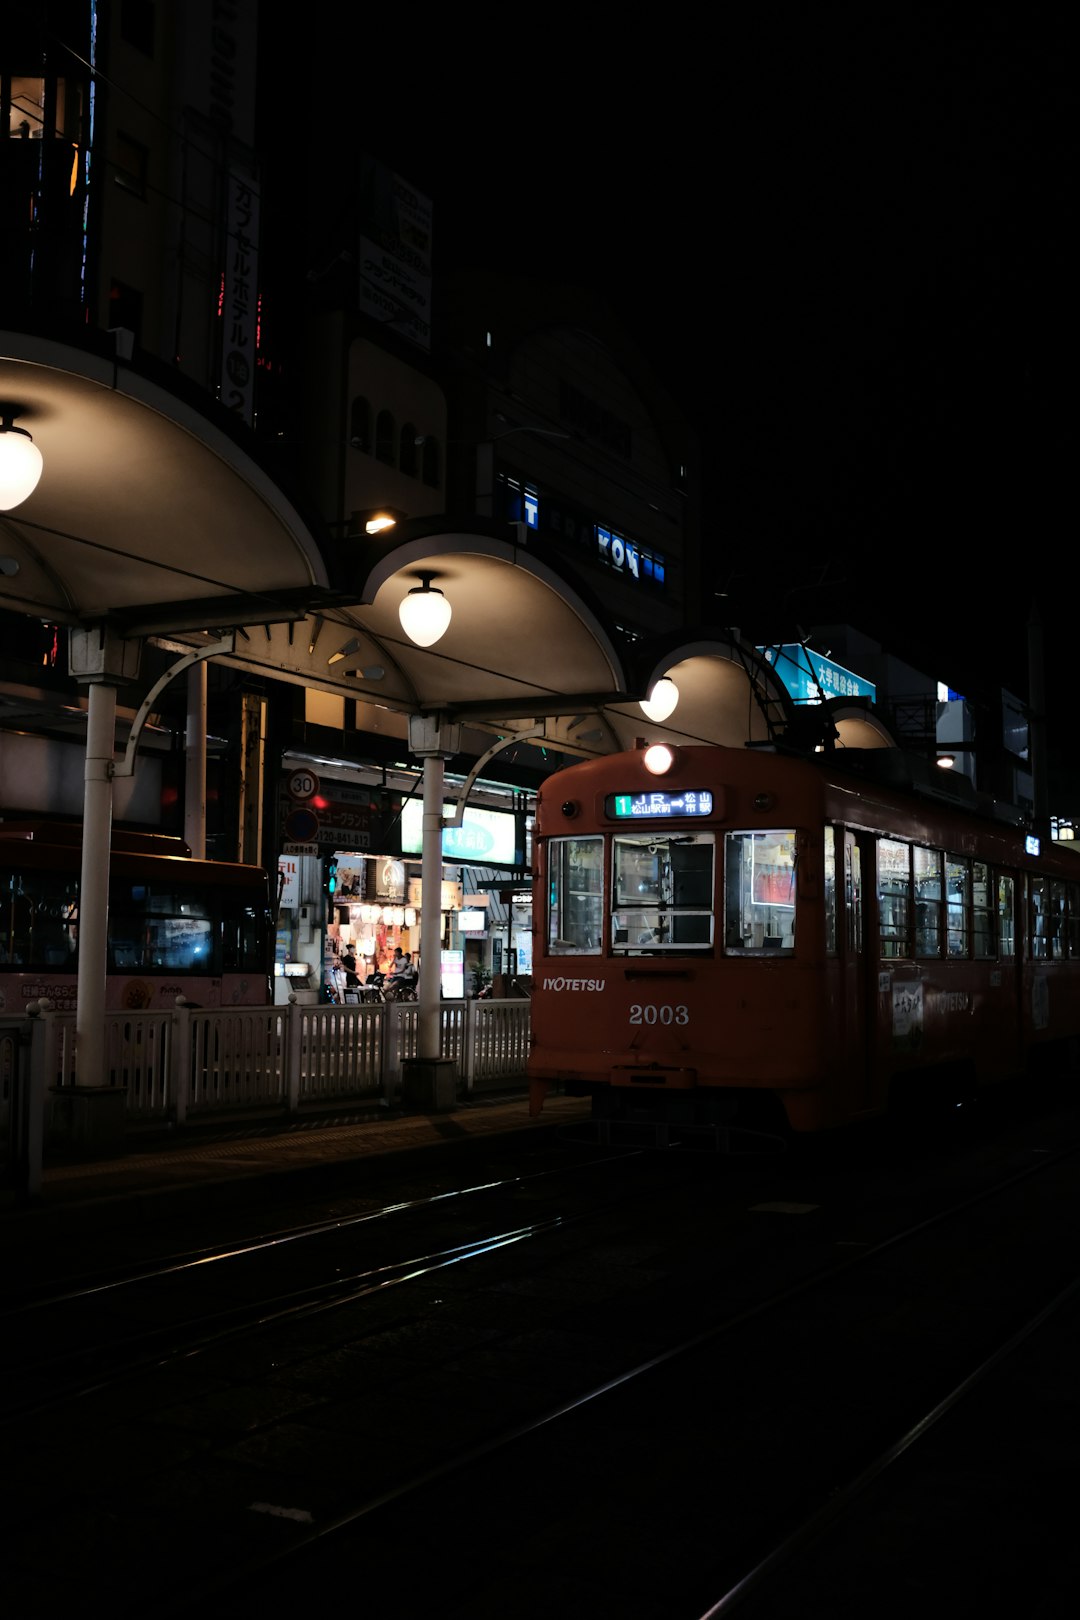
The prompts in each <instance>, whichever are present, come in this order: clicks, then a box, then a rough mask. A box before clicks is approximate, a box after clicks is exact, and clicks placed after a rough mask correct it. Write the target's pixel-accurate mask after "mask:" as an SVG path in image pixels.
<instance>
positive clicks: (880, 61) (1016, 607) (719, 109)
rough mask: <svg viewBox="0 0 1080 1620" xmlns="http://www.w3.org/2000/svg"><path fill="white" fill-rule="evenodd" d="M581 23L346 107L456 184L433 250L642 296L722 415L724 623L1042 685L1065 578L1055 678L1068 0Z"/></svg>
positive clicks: (1062, 574)
mask: <svg viewBox="0 0 1080 1620" xmlns="http://www.w3.org/2000/svg"><path fill="white" fill-rule="evenodd" d="M575 15H578V14H574V13H566V14H560V13H559V12H555V13H553V14H552V15H551V17H547V14H545V26H546V27H547V28H548V32H547V35H546V37H545V39H544V40H542V41H540V42H538V43H536V44H535V45H534V44H532V43H530V44H528V45H525V44H524V43H523V42H518V43H517V44H512V43H511V42H510V41H509V40H502V41H501V42H500V43H499V44H498V46H496V45H495V44H484V43H482V42H481V43H477V42H476V41H474V42H473V43H472V44H471V45H462V44H461V43H460V41H459V42H457V43H455V44H453V45H452V44H451V43H450V37H449V36H447V39H446V40H445V41H439V40H429V46H430V49H429V52H428V54H427V55H426V56H424V57H418V58H414V59H412V60H410V61H408V62H404V61H401V60H400V59H399V60H398V67H397V71H396V72H395V75H394V76H393V77H392V79H390V80H387V81H385V82H380V83H379V85H378V87H377V88H376V87H375V86H374V85H373V86H372V87H371V89H370V91H369V90H368V89H367V88H365V89H364V90H363V91H362V92H361V90H360V89H359V88H357V93H356V95H355V97H354V98H352V99H351V101H350V107H351V113H350V117H351V120H352V123H351V127H352V132H353V134H354V136H355V137H356V139H357V141H358V143H359V144H361V145H364V146H366V148H367V149H368V150H370V151H372V152H373V153H374V155H375V156H377V157H380V158H382V159H383V160H384V161H386V162H388V163H390V164H392V166H393V167H395V168H397V169H398V170H399V172H401V173H402V174H404V175H405V176H406V177H407V178H409V179H410V180H412V181H413V182H414V183H415V184H417V185H418V186H420V187H421V188H422V189H425V190H427V191H428V193H429V195H431V196H432V198H433V200H434V204H435V253H436V272H438V269H439V266H440V264H448V263H455V264H459V265H460V264H468V263H472V262H475V263H485V262H489V263H490V262H491V261H492V259H493V258H494V259H495V261H496V262H497V263H502V264H505V263H514V264H517V265H518V266H519V267H520V268H521V270H522V271H523V272H526V273H528V274H532V275H540V276H550V277H552V278H553V279H558V280H565V281H570V282H574V283H580V284H582V285H585V286H588V287H590V288H593V289H597V290H600V291H602V292H603V293H604V294H605V296H606V297H607V298H608V299H609V301H610V302H611V304H612V305H613V307H614V308H615V309H616V311H617V312H618V313H619V314H621V315H623V316H624V317H625V318H626V320H627V322H628V324H629V325H630V326H631V329H632V330H633V331H634V332H635V334H636V335H637V337H638V339H639V341H640V342H641V344H642V346H643V347H644V348H645V349H646V351H647V352H648V353H649V354H650V355H651V356H652V357H653V359H654V360H655V362H656V364H657V367H658V369H659V370H660V372H661V374H662V375H663V376H664V377H665V378H666V380H667V381H668V382H669V384H670V386H671V387H672V389H673V391H674V392H675V393H676V394H677V395H678V396H679V397H680V398H681V399H682V400H683V401H684V403H685V405H686V407H687V409H688V410H689V411H690V413H691V414H692V416H693V417H694V419H695V421H696V422H697V423H698V424H699V426H700V429H701V431H702V434H703V437H704V442H705V446H706V450H705V459H704V465H705V469H706V491H707V510H708V512H709V513H710V520H711V526H712V529H713V532H714V533H715V535H716V541H715V555H714V565H715V579H716V584H717V586H718V587H720V586H726V587H727V588H728V589H729V590H730V591H731V593H732V595H731V598H730V603H722V602H718V604H717V606H718V614H719V616H720V619H721V620H724V619H727V620H728V621H729V622H733V623H737V624H740V625H741V626H742V627H743V628H744V630H750V631H751V632H757V631H760V633H761V634H762V635H763V636H764V635H768V636H770V637H779V636H783V635H788V634H790V633H791V632H792V631H793V629H794V627H795V625H796V624H799V625H801V626H802V627H803V628H804V629H806V630H808V631H812V630H813V627H814V625H815V624H827V623H831V622H837V621H847V622H850V623H853V624H855V625H857V626H858V627H859V628H861V629H864V630H865V631H866V632H867V633H868V634H871V635H874V636H877V637H878V638H879V639H881V640H882V641H883V642H885V643H886V645H887V646H889V647H890V649H891V650H894V651H895V652H897V653H898V654H899V655H900V656H904V657H907V658H908V659H909V661H911V662H913V663H916V664H917V665H918V666H919V667H921V668H928V669H930V670H931V671H932V672H933V673H935V674H937V675H939V676H940V677H941V678H943V679H948V680H950V681H951V682H952V683H953V684H954V685H957V686H960V687H961V688H962V689H965V690H968V691H975V690H977V689H978V688H979V686H980V685H982V684H983V683H986V684H988V685H990V686H993V685H994V684H995V683H996V684H999V685H1000V684H1002V683H1004V684H1007V685H1009V686H1010V687H1011V688H1012V689H1014V690H1018V691H1019V692H1020V693H1021V694H1022V695H1023V694H1024V693H1026V689H1027V632H1026V626H1027V619H1028V613H1029V609H1030V607H1031V605H1032V602H1033V601H1037V602H1038V605H1039V609H1040V612H1041V615H1042V618H1043V622H1044V634H1045V639H1046V642H1047V646H1048V649H1049V652H1050V655H1051V656H1050V657H1049V660H1048V665H1049V678H1050V681H1051V683H1052V684H1053V683H1054V682H1055V676H1056V675H1057V673H1058V669H1059V664H1060V668H1061V670H1062V672H1063V671H1064V668H1065V663H1064V660H1059V659H1058V658H1057V656H1056V654H1055V649H1056V648H1057V647H1059V646H1064V644H1065V642H1066V641H1067V642H1068V643H1070V644H1071V640H1072V635H1071V623H1070V609H1069V606H1068V603H1067V598H1068V596H1069V595H1070V594H1071V593H1070V591H1069V585H1070V581H1071V577H1072V571H1073V568H1074V566H1075V565H1074V563H1073V561H1072V551H1073V540H1072V529H1073V527H1074V521H1073V517H1072V501H1071V499H1070V498H1069V497H1070V496H1071V492H1072V481H1073V480H1072V476H1071V466H1070V465H1069V460H1068V459H1067V457H1066V432H1067V429H1068V428H1071V427H1072V422H1071V420H1070V417H1071V411H1070V410H1069V406H1070V405H1071V396H1067V395H1066V380H1065V379H1066V376H1067V375H1068V376H1069V377H1070V378H1071V376H1072V373H1073V372H1074V370H1075V358H1076V357H1075V350H1076V316H1075V313H1074V311H1075V302H1076V300H1075V280H1076V277H1075V264H1074V260H1073V256H1072V251H1071V241H1070V238H1071V235H1072V233H1073V232H1074V231H1075V229H1076V225H1075V221H1074V218H1073V216H1074V214H1075V201H1074V195H1075V191H1076V166H1075V161H1074V157H1075V152H1074V144H1073V138H1072V134H1071V130H1072V127H1073V125H1074V124H1075V120H1074V119H1073V118H1072V117H1071V116H1069V114H1071V109H1072V103H1073V96H1072V87H1071V84H1070V83H1069V73H1070V69H1069V64H1070V62H1071V61H1072V59H1073V58H1072V50H1071V46H1070V45H1069V41H1068V37H1067V32H1066V25H1065V22H1064V16H1063V14H1059V13H1036V14H1033V15H1029V14H1028V13H1025V12H1022V11H1015V10H1011V11H1009V12H1008V13H1005V12H1000V13H999V12H996V11H993V10H991V11H989V12H988V13H984V12H982V11H980V12H969V11H967V10H966V8H965V10H964V13H963V16H962V17H961V16H960V15H959V13H955V14H954V12H953V11H952V9H951V8H949V7H911V6H888V5H885V6H878V7H869V8H868V7H865V6H860V7H851V8H847V7H828V8H816V7H812V8H806V7H802V8H788V9H785V8H784V7H783V6H781V7H779V8H777V7H772V8H768V9H767V10H766V11H763V12H762V13H760V14H756V13H755V14H752V15H751V17H750V18H749V20H748V19H747V18H745V17H743V16H741V14H737V20H736V21H734V22H732V21H731V20H729V19H728V13H727V9H726V8H725V9H724V10H721V11H719V12H717V13H716V14H715V15H716V16H717V17H719V19H720V21H719V22H718V23H716V24H714V25H713V31H712V33H711V34H702V33H701V32H700V31H699V29H700V26H701V25H700V18H701V17H702V16H704V15H705V14H703V13H694V14H693V16H694V19H695V21H694V23H693V26H691V19H690V14H689V13H687V14H686V16H685V17H684V19H683V27H682V30H681V32H680V34H679V37H678V40H677V41H673V42H670V43H667V44H663V43H657V42H656V40H655V39H654V38H653V37H652V32H653V31H651V30H645V29H644V28H642V30H641V31H640V32H639V33H637V34H635V33H634V31H633V26H632V24H630V23H629V22H628V23H627V25H626V31H625V32H624V33H623V34H622V35H621V37H620V39H619V41H617V42H616V41H614V40H612V39H607V40H604V41H599V42H596V43H592V44H587V43H585V42H584V41H583V39H582V38H581V37H580V33H579V30H576V29H575V30H571V29H570V27H569V24H568V18H572V17H574V16H575ZM1048 19H1049V20H1048ZM334 26H335V27H337V28H338V30H339V32H338V35H337V39H338V46H339V50H340V53H341V56H342V59H343V60H348V59H349V58H348V50H347V49H343V48H342V47H344V46H346V45H347V42H348V35H347V32H346V33H345V34H342V33H341V32H340V30H341V29H342V28H344V27H346V25H345V24H344V23H342V22H341V20H340V18H339V19H338V21H337V22H336V23H335V24H334ZM1056 29H1060V36H1059V37H1058V36H1056V34H1055V30H1056ZM480 32H482V30H480ZM361 33H363V31H361ZM371 43H372V42H371V39H370V36H366V46H367V47H370V46H371ZM400 49H401V46H400V42H399V44H398V47H397V51H398V56H399V58H400ZM403 90H404V92H405V94H404V95H403ZM1071 437H1072V435H1071V434H1070V439H1071ZM1070 448H1071V446H1070ZM729 609H730V610H729Z"/></svg>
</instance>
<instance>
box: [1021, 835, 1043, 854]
mask: <svg viewBox="0 0 1080 1620" xmlns="http://www.w3.org/2000/svg"><path fill="white" fill-rule="evenodd" d="M1024 849H1025V851H1026V853H1027V854H1028V855H1038V853H1039V851H1040V850H1041V849H1042V844H1041V843H1040V842H1039V840H1038V839H1037V838H1036V836H1035V834H1034V833H1028V835H1027V837H1026V838H1025V839H1024Z"/></svg>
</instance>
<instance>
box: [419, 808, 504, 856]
mask: <svg viewBox="0 0 1080 1620" xmlns="http://www.w3.org/2000/svg"><path fill="white" fill-rule="evenodd" d="M455 809H456V806H454V805H452V804H445V805H444V806H443V815H444V816H451V815H453V813H454V811H455ZM517 831H518V818H517V816H515V815H514V813H513V812H512V811H510V810H487V809H485V808H483V807H482V806H475V807H474V806H472V805H466V807H465V815H464V817H463V820H462V825H461V826H460V827H444V828H443V835H442V853H443V858H444V860H448V861H466V862H468V861H475V862H478V863H480V864H481V865H484V866H515V865H520V864H521V852H520V850H519V849H518V840H517ZM423 836H424V807H423V804H422V803H421V801H420V800H419V799H408V800H406V802H405V804H404V805H403V806H402V811H401V849H402V853H403V854H405V855H419V854H420V853H421V850H422V847H423Z"/></svg>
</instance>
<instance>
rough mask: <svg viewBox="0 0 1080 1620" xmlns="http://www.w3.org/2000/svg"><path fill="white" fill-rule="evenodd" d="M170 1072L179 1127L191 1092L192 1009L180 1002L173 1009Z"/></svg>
mask: <svg viewBox="0 0 1080 1620" xmlns="http://www.w3.org/2000/svg"><path fill="white" fill-rule="evenodd" d="M169 1071H170V1072H169V1090H170V1091H171V1092H172V1105H173V1119H174V1120H175V1121H176V1123H177V1125H183V1124H184V1122H185V1121H186V1119H187V1112H188V1101H189V1093H190V1091H191V1008H190V1007H188V1006H186V1005H185V1004H184V1003H183V1002H182V1001H179V1000H178V1001H177V1003H176V1006H175V1008H174V1009H173V1044H172V1052H171V1053H170V1062H169Z"/></svg>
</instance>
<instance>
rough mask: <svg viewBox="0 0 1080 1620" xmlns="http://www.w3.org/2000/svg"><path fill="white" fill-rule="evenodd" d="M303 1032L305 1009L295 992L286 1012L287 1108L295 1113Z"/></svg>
mask: <svg viewBox="0 0 1080 1620" xmlns="http://www.w3.org/2000/svg"><path fill="white" fill-rule="evenodd" d="M303 1034H304V1009H303V1007H301V1005H300V1003H299V1002H298V1001H297V999H296V995H295V993H293V994H291V995H290V996H289V1001H288V1008H287V1011H286V1014H285V1108H286V1111H287V1112H288V1113H290V1114H295V1113H296V1111H297V1109H298V1108H299V1107H300V1071H301V1067H302V1064H303V1050H304V1048H303Z"/></svg>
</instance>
